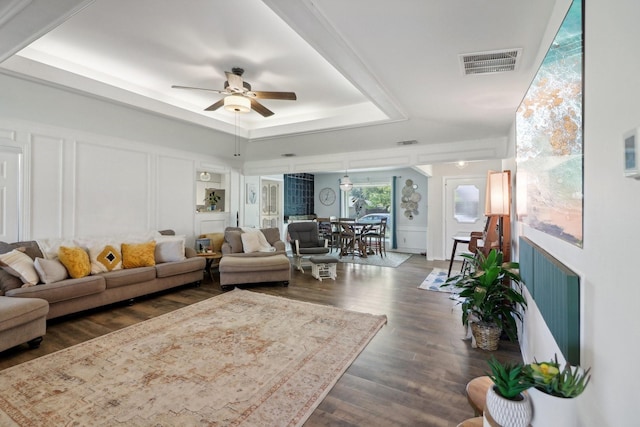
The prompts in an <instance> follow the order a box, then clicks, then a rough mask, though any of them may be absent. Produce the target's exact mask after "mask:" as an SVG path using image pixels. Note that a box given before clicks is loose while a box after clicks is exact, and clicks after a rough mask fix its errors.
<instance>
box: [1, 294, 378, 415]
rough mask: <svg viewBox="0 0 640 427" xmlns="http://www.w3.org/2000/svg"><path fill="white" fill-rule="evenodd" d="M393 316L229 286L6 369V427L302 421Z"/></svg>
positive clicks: (3, 399) (3, 404)
mask: <svg viewBox="0 0 640 427" xmlns="http://www.w3.org/2000/svg"><path fill="white" fill-rule="evenodd" d="M385 323H386V317H385V316H374V315H371V314H363V313H356V312H352V311H346V310H342V309H338V308H334V307H327V306H321V305H316V304H309V303H304V302H298V301H293V300H289V299H286V298H280V297H274V296H269V295H263V294H259V293H254V292H250V291H241V290H235V291H232V292H227V293H226V294H223V295H220V296H217V297H214V298H210V299H208V300H206V301H202V302H199V303H197V304H194V305H191V306H189V307H185V308H182V309H180V310H176V311H174V312H171V313H167V314H165V315H163V316H159V317H156V318H153V319H150V320H147V321H145V322H142V323H139V324H136V325H133V326H130V327H128V328H125V329H122V330H119V331H116V332H113V333H110V334H108V335H105V336H102V337H98V338H95V339H93V340H91V341H87V342H85V343H82V344H78V345H76V346H73V347H69V348H67V349H64V350H61V351H58V352H56V353H52V354H49V355H47V356H43V357H40V358H38V359H35V360H32V361H30V362H26V363H23V364H21V365H17V366H14V367H12V368H9V369H6V370H4V371H1V372H0V425H2V426H62V425H78V426H178V425H180V426H195V425H206V426H231V425H233V426H252V427H253V426H298V425H302V424H303V423H304V421H305V420H306V419H307V418H308V417H309V415H310V414H311V412H313V410H314V409H315V408H316V406H317V405H318V404H319V403H320V402H321V401H322V399H323V398H324V397H325V396H326V394H327V393H328V392H329V390H330V389H331V388H332V387H333V385H334V384H335V383H336V381H337V380H338V379H339V378H340V376H341V375H342V374H343V373H344V371H345V370H346V369H347V368H348V367H349V365H350V364H351V363H352V362H353V360H355V358H356V357H357V356H358V354H359V353H360V352H361V351H362V350H363V349H364V347H365V346H366V345H367V343H368V342H369V341H370V340H371V339H372V338H373V336H375V334H376V332H377V331H378V330H379V329H380V328H381V327H382V326H383V325H384V324H385Z"/></svg>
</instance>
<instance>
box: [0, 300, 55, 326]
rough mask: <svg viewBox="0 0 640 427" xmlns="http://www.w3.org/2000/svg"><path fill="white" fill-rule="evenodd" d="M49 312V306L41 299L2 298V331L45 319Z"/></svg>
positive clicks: (0, 317) (0, 323) (0, 304)
mask: <svg viewBox="0 0 640 427" xmlns="http://www.w3.org/2000/svg"><path fill="white" fill-rule="evenodd" d="M48 312H49V304H48V303H47V302H46V301H45V300H43V299H40V298H8V297H3V298H0V331H6V330H8V329H11V328H15V327H16V326H21V325H24V324H26V323H29V322H31V321H32V320H35V319H38V318H40V317H42V318H44V317H45V316H46V315H47V313H48ZM43 321H44V320H43Z"/></svg>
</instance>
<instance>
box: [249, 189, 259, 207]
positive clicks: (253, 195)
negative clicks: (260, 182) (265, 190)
mask: <svg viewBox="0 0 640 427" xmlns="http://www.w3.org/2000/svg"><path fill="white" fill-rule="evenodd" d="M257 202H258V189H257V187H256V185H255V184H247V204H248V205H255V204H256V203H257Z"/></svg>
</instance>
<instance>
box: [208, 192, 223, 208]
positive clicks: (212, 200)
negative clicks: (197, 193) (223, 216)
mask: <svg viewBox="0 0 640 427" xmlns="http://www.w3.org/2000/svg"><path fill="white" fill-rule="evenodd" d="M220 198H221V197H220V196H218V195H217V194H216V192H215V191H212V192H211V193H209V195H208V196H207V199H206V202H208V203H209V210H212V211H215V210H216V203H218V202H219V201H220Z"/></svg>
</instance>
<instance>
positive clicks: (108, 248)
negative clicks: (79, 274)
mask: <svg viewBox="0 0 640 427" xmlns="http://www.w3.org/2000/svg"><path fill="white" fill-rule="evenodd" d="M89 259H90V260H91V274H98V273H106V272H107V271H112V270H120V269H121V268H122V254H121V253H120V245H115V244H106V243H98V244H95V245H92V246H90V247H89Z"/></svg>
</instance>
